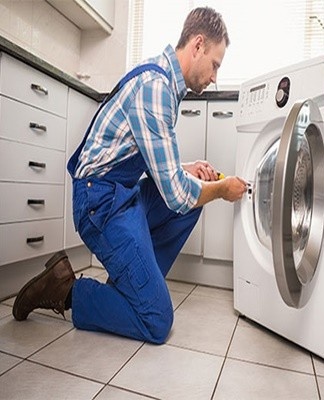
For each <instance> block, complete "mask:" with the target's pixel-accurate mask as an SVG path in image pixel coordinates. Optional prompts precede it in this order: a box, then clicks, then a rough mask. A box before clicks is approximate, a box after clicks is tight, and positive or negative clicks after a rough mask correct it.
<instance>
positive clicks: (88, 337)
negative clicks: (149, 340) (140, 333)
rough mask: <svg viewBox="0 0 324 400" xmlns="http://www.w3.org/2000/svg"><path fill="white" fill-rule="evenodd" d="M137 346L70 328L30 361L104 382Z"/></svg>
mask: <svg viewBox="0 0 324 400" xmlns="http://www.w3.org/2000/svg"><path fill="white" fill-rule="evenodd" d="M140 346H142V342H139V341H136V340H130V339H126V338H122V337H118V336H114V335H110V334H106V333H98V332H86V331H81V330H77V329H73V330H72V331H71V332H69V333H68V334H66V335H64V336H63V337H62V338H60V339H58V340H56V341H55V342H54V343H52V344H50V345H49V346H47V347H46V348H44V349H42V350H41V351H40V352H38V353H37V354H34V355H33V356H32V357H31V360H34V361H37V362H39V363H41V364H44V365H48V366H50V367H54V368H57V369H60V370H62V371H66V372H70V373H73V374H76V375H80V376H82V377H85V378H88V379H93V380H96V381H99V382H103V383H107V382H108V381H109V380H110V379H111V378H112V377H113V376H114V374H115V373H116V372H117V371H118V370H119V369H120V368H121V367H122V366H123V364H124V363H125V362H126V361H127V360H128V359H129V358H130V357H131V356H132V355H133V354H134V353H135V352H136V350H137V349H138V348H139V347H140Z"/></svg>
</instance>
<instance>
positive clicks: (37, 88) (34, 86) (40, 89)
mask: <svg viewBox="0 0 324 400" xmlns="http://www.w3.org/2000/svg"><path fill="white" fill-rule="evenodd" d="M30 87H31V89H33V90H34V91H35V92H41V93H43V94H44V95H45V96H47V95H48V90H47V89H46V88H45V87H44V86H41V85H38V84H37V83H32V84H31V85H30Z"/></svg>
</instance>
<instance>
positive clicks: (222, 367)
mask: <svg viewBox="0 0 324 400" xmlns="http://www.w3.org/2000/svg"><path fill="white" fill-rule="evenodd" d="M239 318H240V317H239V316H238V317H237V320H236V324H235V327H234V329H233V333H232V336H231V339H230V341H229V344H228V346H227V350H226V353H225V356H224V360H223V363H222V366H221V369H220V371H219V374H218V377H217V380H216V383H215V387H214V390H213V392H212V395H211V398H210V400H213V398H214V395H215V393H216V389H217V386H218V383H219V380H220V378H221V375H222V373H223V369H224V366H225V362H226V359H227V355H228V352H229V349H230V347H231V344H232V341H233V338H234V334H235V331H236V328H237V325H238V322H239Z"/></svg>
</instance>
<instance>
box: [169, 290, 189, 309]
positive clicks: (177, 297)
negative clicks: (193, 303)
mask: <svg viewBox="0 0 324 400" xmlns="http://www.w3.org/2000/svg"><path fill="white" fill-rule="evenodd" d="M170 296H171V300H172V305H173V309H174V310H175V309H176V308H177V307H179V305H180V304H181V303H182V302H183V300H184V299H185V298H186V297H187V296H188V295H187V294H186V293H180V292H174V291H173V290H170Z"/></svg>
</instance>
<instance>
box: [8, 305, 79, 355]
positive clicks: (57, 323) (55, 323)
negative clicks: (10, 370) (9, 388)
mask: <svg viewBox="0 0 324 400" xmlns="http://www.w3.org/2000/svg"><path fill="white" fill-rule="evenodd" d="M70 329H72V324H71V323H69V322H66V321H64V320H59V319H56V318H49V317H45V316H43V315H40V314H36V313H33V314H32V315H31V316H30V317H28V319H27V320H26V321H20V322H18V321H16V320H14V319H13V317H12V316H9V317H5V318H2V319H0V351H4V352H7V353H10V354H12V355H16V356H19V357H28V356H30V355H31V354H33V353H34V352H35V351H37V350H39V349H41V348H42V347H44V346H45V345H47V344H48V343H50V342H52V341H53V340H55V339H56V338H58V337H59V336H61V335H63V334H64V333H66V332H68V331H69V330H70Z"/></svg>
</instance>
